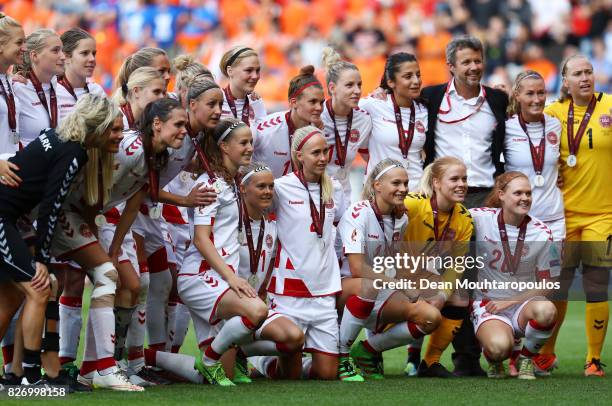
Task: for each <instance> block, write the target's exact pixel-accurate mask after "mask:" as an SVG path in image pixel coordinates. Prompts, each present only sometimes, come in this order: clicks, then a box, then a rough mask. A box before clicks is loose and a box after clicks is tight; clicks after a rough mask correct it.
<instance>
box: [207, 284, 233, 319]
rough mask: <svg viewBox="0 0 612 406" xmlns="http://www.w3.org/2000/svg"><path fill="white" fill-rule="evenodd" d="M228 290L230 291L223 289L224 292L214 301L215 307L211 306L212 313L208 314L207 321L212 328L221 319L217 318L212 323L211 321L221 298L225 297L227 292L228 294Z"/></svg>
mask: <svg viewBox="0 0 612 406" xmlns="http://www.w3.org/2000/svg"><path fill="white" fill-rule="evenodd" d="M230 290H231V289H230V288H227V289H225V290H224V291H223V293H221V294H220V295H219V297H218V298H217V300H215V305H214V306H213V309H212V311H211V312H210V318H209V319H208V321H209V322H210V324H212V325H213V326H214V325H215V324H217V323H219V322H220V321H221V319H219V318H217V319H216V320H215V321H213V320H212V319H213V317H215V316H216V314H217V306H218V305H219V302H220V301H221V299H222V298H223V296H225V294H226V293H227V292H229V291H230Z"/></svg>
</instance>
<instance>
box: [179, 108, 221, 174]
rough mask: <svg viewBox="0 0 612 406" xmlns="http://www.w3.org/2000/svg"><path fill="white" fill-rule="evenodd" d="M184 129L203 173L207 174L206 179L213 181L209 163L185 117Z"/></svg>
mask: <svg viewBox="0 0 612 406" xmlns="http://www.w3.org/2000/svg"><path fill="white" fill-rule="evenodd" d="M185 128H186V129H187V134H188V135H189V138H190V139H191V142H192V143H193V147H194V148H195V150H196V154H197V155H198V158H200V161H202V167H203V168H204V171H205V172H206V173H207V174H208V177H209V178H210V179H211V180H213V181H214V179H215V178H216V176H215V174H214V172H213V170H212V169H211V167H210V163H209V162H208V157H207V156H206V154H205V153H204V151H203V150H202V147H201V146H200V143H199V142H198V137H197V134H195V133H194V131H193V129H192V128H191V124H189V117H187V123H186V124H185Z"/></svg>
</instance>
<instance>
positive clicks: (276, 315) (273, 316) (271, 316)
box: [255, 310, 285, 340]
mask: <svg viewBox="0 0 612 406" xmlns="http://www.w3.org/2000/svg"><path fill="white" fill-rule="evenodd" d="M279 317H285V315H284V314H280V313H279V312H277V311H275V310H268V317H267V318H266V320H265V321H264V322H263V324H262V325H261V327H259V328H258V329H257V331H256V332H255V340H261V334H262V333H263V331H264V329H265V328H266V326H267V325H268V324H270V323H272V322H273V321H274V320H276V319H278V318H279Z"/></svg>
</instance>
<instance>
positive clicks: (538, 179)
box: [533, 175, 544, 187]
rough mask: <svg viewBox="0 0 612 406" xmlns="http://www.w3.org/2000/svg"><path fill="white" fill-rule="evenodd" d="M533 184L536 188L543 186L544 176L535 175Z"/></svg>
mask: <svg viewBox="0 0 612 406" xmlns="http://www.w3.org/2000/svg"><path fill="white" fill-rule="evenodd" d="M533 183H534V185H535V186H536V187H542V186H544V176H542V175H536V177H535V179H534V180H533Z"/></svg>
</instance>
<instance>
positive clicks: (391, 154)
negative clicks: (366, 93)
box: [359, 95, 427, 191]
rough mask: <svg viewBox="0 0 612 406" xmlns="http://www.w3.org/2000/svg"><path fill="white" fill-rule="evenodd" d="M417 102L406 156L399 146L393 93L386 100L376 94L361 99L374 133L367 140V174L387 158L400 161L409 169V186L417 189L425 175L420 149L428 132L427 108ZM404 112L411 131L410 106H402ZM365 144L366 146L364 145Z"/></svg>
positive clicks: (405, 129) (403, 117)
mask: <svg viewBox="0 0 612 406" xmlns="http://www.w3.org/2000/svg"><path fill="white" fill-rule="evenodd" d="M414 104H415V124H414V136H413V138H412V144H410V149H409V150H408V155H407V157H406V159H404V156H403V155H402V151H401V150H400V147H399V137H398V134H397V125H396V123H395V110H394V108H393V101H392V100H391V95H387V99H386V100H379V99H375V98H373V97H368V98H365V99H362V100H361V101H360V102H359V107H361V108H362V109H364V110H365V111H367V112H368V113H370V117H371V118H372V134H371V135H370V138H369V140H368V142H367V149H368V151H369V156H370V158H369V159H368V166H367V168H366V174H365V176H366V177H367V176H368V174H369V173H370V171H371V170H372V169H373V168H374V167H375V166H376V164H378V163H379V162H380V161H382V160H383V159H385V158H392V159H396V160H398V161H400V162H401V163H402V164H403V165H404V167H405V168H406V169H407V170H408V189H409V190H411V191H412V190H416V187H417V185H418V184H419V180H420V179H421V175H422V174H423V160H422V159H421V151H422V150H423V147H424V145H425V133H426V132H427V108H426V107H425V106H424V105H422V104H420V103H417V102H414ZM400 111H401V114H402V128H403V129H404V133H406V134H407V133H408V128H409V124H410V108H409V107H400ZM364 147H366V145H364Z"/></svg>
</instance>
